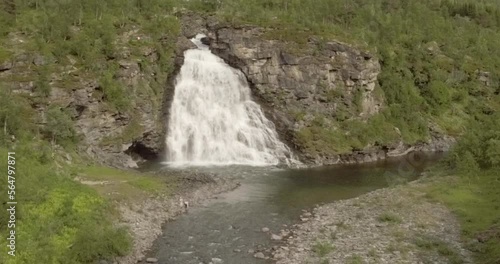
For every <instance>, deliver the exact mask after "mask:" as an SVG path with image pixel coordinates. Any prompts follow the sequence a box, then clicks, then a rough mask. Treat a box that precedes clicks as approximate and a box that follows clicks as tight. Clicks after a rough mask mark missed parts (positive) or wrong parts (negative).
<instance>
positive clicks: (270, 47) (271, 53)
mask: <svg viewBox="0 0 500 264" xmlns="http://www.w3.org/2000/svg"><path fill="white" fill-rule="evenodd" d="M178 15H179V19H180V22H181V26H182V34H181V36H179V37H178V38H177V39H176V40H175V41H173V40H168V41H169V43H175V47H174V48H173V49H174V52H173V53H172V54H169V55H168V56H172V57H171V58H170V60H171V61H172V63H171V64H172V65H173V70H172V71H171V72H169V73H167V74H166V73H165V72H162V69H160V67H159V66H158V64H159V59H160V56H165V54H161V52H160V51H158V50H157V49H156V48H155V47H154V41H143V40H146V39H147V36H144V35H141V33H140V31H139V30H132V31H130V32H126V33H124V34H123V35H122V36H120V37H119V39H118V40H117V43H116V47H117V50H118V52H117V54H116V56H115V57H113V58H109V60H111V61H112V62H113V63H114V64H115V65H116V67H117V70H116V71H115V72H114V74H113V79H114V80H116V81H117V83H118V84H119V85H120V87H121V89H123V91H124V93H126V94H127V96H128V97H129V98H130V105H129V106H128V107H127V110H126V111H123V110H122V111H120V110H117V109H116V108H114V107H113V106H112V105H111V104H110V103H109V100H108V99H109V98H106V95H105V92H104V91H103V90H104V89H103V86H102V81H101V77H102V76H99V75H96V74H95V73H94V74H89V73H88V72H86V71H85V70H83V69H82V68H81V65H78V62H77V60H76V58H72V57H70V56H68V58H67V60H65V61H64V62H58V61H54V59H52V58H50V57H44V56H41V55H39V54H31V53H28V52H25V51H19V50H17V51H16V52H15V54H14V55H13V56H12V58H11V59H9V60H7V61H3V62H2V61H0V81H2V83H4V84H6V85H7V86H9V87H11V88H13V90H14V92H15V93H19V94H24V95H26V96H27V97H29V98H31V100H32V101H33V107H34V108H36V110H37V112H38V118H37V123H38V124H39V125H40V127H42V128H43V127H44V126H45V122H46V116H45V113H46V110H47V108H48V106H49V105H58V106H60V107H61V108H62V109H64V110H66V111H67V112H69V113H70V114H71V118H72V119H73V121H74V124H75V128H76V131H77V132H78V134H79V135H80V137H81V141H80V143H79V146H80V149H81V151H82V152H85V153H87V154H88V155H89V156H90V157H91V158H93V159H95V160H97V161H99V162H101V163H103V164H107V165H112V166H116V167H136V166H137V164H136V161H137V160H145V159H146V160H152V159H156V158H158V157H160V156H161V155H162V153H163V149H164V147H165V146H164V145H165V144H164V138H165V134H166V127H167V126H168V124H167V121H168V115H169V113H168V111H169V108H170V103H171V101H172V99H173V94H174V86H175V76H176V74H177V72H178V71H179V69H180V67H181V66H182V64H183V53H184V51H185V50H186V49H189V48H194V47H195V46H194V44H192V43H191V42H190V41H189V38H192V37H194V36H195V35H196V34H198V33H205V34H206V35H207V36H208V37H207V38H206V39H204V40H203V41H204V42H205V43H206V44H208V45H209V46H210V49H211V50H212V52H213V53H215V54H216V55H218V56H220V57H221V58H222V59H224V60H225V61H226V62H227V63H228V64H230V65H231V66H233V67H235V68H237V69H239V70H241V71H242V72H243V73H244V75H245V76H246V77H247V81H248V83H249V85H250V87H251V90H252V93H253V96H254V99H255V100H256V101H257V102H258V103H259V104H260V105H261V106H262V108H263V109H264V112H265V114H266V116H267V117H268V118H269V119H270V120H272V121H273V122H274V124H275V125H276V128H277V130H278V132H279V134H280V136H281V139H282V140H283V141H285V142H286V143H287V144H288V145H289V146H290V147H291V148H292V149H293V150H294V151H295V152H296V153H297V155H298V156H299V158H300V159H301V160H302V161H304V162H306V163H313V164H334V163H354V162H368V161H373V160H377V159H381V158H384V157H386V156H391V155H393V156H394V155H400V154H403V153H406V152H407V151H409V150H414V149H415V150H419V149H423V150H446V149H447V148H448V147H449V146H450V142H453V139H451V138H447V137H442V136H441V134H440V133H439V132H436V133H431V135H432V138H431V139H430V141H429V142H427V143H422V144H419V145H417V146H409V145H406V144H403V143H402V142H401V140H399V141H398V140H397V139H396V143H395V144H392V145H391V146H366V147H364V148H362V149H356V150H350V151H347V152H346V151H344V152H343V153H338V152H336V151H330V152H328V153H322V152H318V151H316V150H314V149H313V150H311V149H310V148H308V147H307V146H306V145H307V144H306V143H307V140H304V138H301V133H302V131H304V130H305V129H309V128H311V127H315V126H318V123H322V124H321V126H324V127H328V128H327V129H326V130H325V131H326V133H331V132H332V131H333V132H335V130H337V127H336V125H337V124H338V123H339V122H342V121H344V120H360V121H361V122H366V120H368V119H369V118H370V117H371V116H373V115H376V114H377V113H378V112H379V111H380V110H381V109H382V108H383V107H384V105H383V104H384V100H383V96H382V95H381V93H380V92H379V89H380V88H378V85H377V83H378V82H377V76H378V75H379V73H380V70H381V67H380V64H379V62H378V60H377V58H375V57H374V56H372V55H371V54H369V53H367V52H364V51H361V50H359V49H356V48H354V47H352V46H349V45H347V44H344V43H340V42H335V41H325V40H323V39H321V38H317V37H310V36H309V34H299V33H297V35H296V36H292V37H290V36H285V35H284V34H283V32H282V31H280V30H278V29H273V28H261V27H257V26H234V25H229V24H227V23H224V22H221V21H220V20H218V19H217V18H215V17H214V16H201V15H198V14H195V13H191V12H184V13H180V14H178ZM306 33H307V32H306ZM289 38H293V39H289ZM131 40H134V41H137V43H136V45H137V46H138V47H134V46H131V45H130V41H131ZM23 41H25V40H23V39H22V37H20V36H13V37H12V38H11V42H12V43H10V45H12V47H15V46H16V45H17V44H19V43H22V42H23ZM141 41H143V42H141ZM161 41H162V40H160V42H161ZM44 67H51V68H52V69H53V70H52V71H51V72H52V74H51V75H50V76H48V78H47V85H48V86H50V93H49V94H48V95H47V96H46V97H45V98H40V94H39V92H38V90H39V88H40V87H39V86H40V83H38V82H37V79H36V78H35V77H34V76H37V75H38V74H39V72H40V69H42V68H44ZM54 69H55V70H54ZM155 84H156V85H155ZM436 131H437V130H436ZM431 132H432V129H431Z"/></svg>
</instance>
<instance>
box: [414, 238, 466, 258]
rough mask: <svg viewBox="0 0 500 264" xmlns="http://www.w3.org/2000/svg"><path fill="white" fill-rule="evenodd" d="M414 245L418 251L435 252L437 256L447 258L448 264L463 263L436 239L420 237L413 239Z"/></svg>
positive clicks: (453, 251)
mask: <svg viewBox="0 0 500 264" xmlns="http://www.w3.org/2000/svg"><path fill="white" fill-rule="evenodd" d="M414 244H415V245H416V246H417V247H418V248H420V249H424V250H427V251H436V252H437V253H438V254H439V255H441V256H443V257H445V258H447V259H448V261H449V263H453V264H459V263H463V262H464V261H463V260H462V259H461V257H460V255H459V254H458V253H457V252H456V251H455V250H453V249H452V248H450V246H449V245H448V244H447V243H445V242H443V241H441V240H440V239H438V238H434V237H426V236H420V237H417V238H415V239H414Z"/></svg>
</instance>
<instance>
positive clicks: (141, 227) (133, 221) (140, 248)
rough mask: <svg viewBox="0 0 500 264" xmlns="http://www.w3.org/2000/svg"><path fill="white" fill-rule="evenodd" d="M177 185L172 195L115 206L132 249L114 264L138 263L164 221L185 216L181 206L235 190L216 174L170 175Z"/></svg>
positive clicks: (144, 258) (230, 180) (234, 185)
mask: <svg viewBox="0 0 500 264" xmlns="http://www.w3.org/2000/svg"><path fill="white" fill-rule="evenodd" d="M168 177H170V178H174V179H175V181H176V182H177V187H176V192H175V194H174V195H169V196H166V197H149V198H147V199H144V200H142V201H140V202H137V203H134V204H123V205H120V206H119V211H120V213H121V217H122V219H121V221H120V224H122V225H124V226H127V227H128V228H129V229H130V231H131V234H132V237H133V247H132V251H131V253H130V254H129V255H127V256H125V257H123V258H120V259H118V260H117V262H118V263H119V264H133V263H138V262H139V263H141V261H144V262H145V260H146V257H147V256H145V253H146V251H147V250H149V249H150V248H151V246H152V245H153V242H154V241H155V239H156V238H157V237H158V236H159V235H160V234H161V233H162V226H163V224H164V223H166V222H167V221H168V220H170V219H173V218H174V217H175V216H177V215H179V214H182V213H184V212H186V208H185V206H184V204H183V203H184V202H187V203H188V204H189V206H193V205H197V204H201V203H203V202H204V201H206V200H207V199H209V198H211V197H213V196H214V195H216V194H219V193H222V192H226V191H229V190H232V189H234V188H236V187H237V186H238V185H239V183H238V182H236V181H235V180H233V179H227V178H223V177H220V176H218V175H216V174H209V173H198V172H178V173H175V174H173V175H172V174H170V175H169V176H168Z"/></svg>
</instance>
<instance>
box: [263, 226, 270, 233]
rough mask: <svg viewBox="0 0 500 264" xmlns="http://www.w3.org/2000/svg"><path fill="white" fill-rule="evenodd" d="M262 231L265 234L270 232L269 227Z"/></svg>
mask: <svg viewBox="0 0 500 264" xmlns="http://www.w3.org/2000/svg"><path fill="white" fill-rule="evenodd" d="M261 231H262V232H264V233H267V232H269V231H270V230H269V228H267V227H263V228H262V229H261Z"/></svg>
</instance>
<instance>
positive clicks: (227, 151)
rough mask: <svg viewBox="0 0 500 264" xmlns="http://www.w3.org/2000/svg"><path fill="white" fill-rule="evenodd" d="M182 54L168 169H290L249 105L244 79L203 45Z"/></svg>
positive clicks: (285, 153) (269, 128)
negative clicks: (281, 166)
mask: <svg viewBox="0 0 500 264" xmlns="http://www.w3.org/2000/svg"><path fill="white" fill-rule="evenodd" d="M202 37H204V35H202V34H199V35H198V36H196V37H195V38H194V39H192V41H193V43H195V44H196V45H197V46H198V49H191V50H187V51H186V52H185V54H184V55H185V56H184V65H183V66H182V67H181V70H180V73H179V75H178V76H177V79H176V85H175V94H174V98H173V101H172V106H171V109H170V119H169V122H168V125H169V127H168V131H167V139H166V144H167V163H169V164H173V165H231V164H241V165H252V166H265V165H276V164H278V163H290V161H291V159H290V156H291V152H290V150H289V148H288V147H287V146H286V145H285V144H283V143H282V142H281V141H280V140H279V139H278V134H277V133H276V130H275V126H274V124H273V123H272V122H271V121H269V120H268V119H267V118H266V117H265V116H264V114H263V112H262V110H261V108H260V106H259V105H258V104H256V103H255V102H253V101H252V98H251V96H250V88H249V86H248V83H247V81H246V78H245V76H244V75H243V73H242V72H241V71H239V70H236V69H234V68H231V67H230V66H229V65H227V64H226V63H225V62H224V61H223V60H222V59H221V58H219V57H217V56H215V55H214V54H212V53H211V52H210V50H209V49H208V47H207V46H205V45H203V44H202V43H201V41H200V40H201V38H202Z"/></svg>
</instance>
